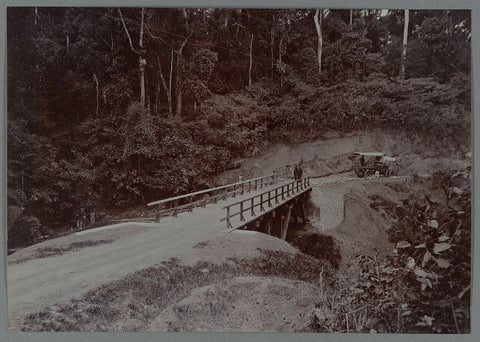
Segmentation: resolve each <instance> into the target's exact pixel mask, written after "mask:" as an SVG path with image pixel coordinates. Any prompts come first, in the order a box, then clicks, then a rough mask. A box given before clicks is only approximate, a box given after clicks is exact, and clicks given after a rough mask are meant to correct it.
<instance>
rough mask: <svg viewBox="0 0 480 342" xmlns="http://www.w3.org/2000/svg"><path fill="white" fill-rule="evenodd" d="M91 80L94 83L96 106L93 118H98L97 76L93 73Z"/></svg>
mask: <svg viewBox="0 0 480 342" xmlns="http://www.w3.org/2000/svg"><path fill="white" fill-rule="evenodd" d="M93 79H94V81H95V88H96V91H97V92H96V95H97V96H96V101H97V105H96V107H95V116H96V117H97V118H98V107H99V105H100V103H99V101H98V78H97V75H96V74H95V73H93Z"/></svg>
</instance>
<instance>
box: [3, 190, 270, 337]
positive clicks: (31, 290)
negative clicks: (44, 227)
mask: <svg viewBox="0 0 480 342" xmlns="http://www.w3.org/2000/svg"><path fill="white" fill-rule="evenodd" d="M266 189H268V188H264V189H262V191H265V190H266ZM248 196H251V194H245V195H244V197H248ZM240 198H242V197H240V196H237V198H235V199H229V200H227V201H221V202H219V203H218V204H211V205H207V206H206V207H205V208H199V209H195V211H194V213H193V214H192V213H181V214H179V215H178V217H177V218H174V217H167V218H163V219H162V220H161V221H160V222H159V223H156V224H154V223H145V224H142V225H138V224H129V223H126V224H125V225H123V226H119V225H115V226H114V227H112V228H111V229H105V228H102V229H92V230H91V232H88V231H83V232H81V235H80V234H78V233H77V235H75V234H74V235H71V236H70V239H69V238H68V237H62V238H60V239H62V240H61V241H62V243H63V244H68V243H69V242H72V241H77V240H78V239H79V235H80V236H81V239H82V240H92V241H95V240H100V239H102V240H104V239H111V240H114V241H112V242H111V243H107V244H102V245H99V246H95V247H86V248H81V249H78V250H75V251H69V252H67V253H66V254H61V255H57V256H52V257H47V258H40V259H29V260H25V261H23V262H20V261H22V258H21V257H19V256H18V255H17V253H20V255H21V252H22V251H19V252H17V253H14V254H12V255H10V256H9V257H8V262H9V263H8V267H7V292H8V297H7V298H8V317H9V329H10V330H18V329H19V327H20V326H21V322H22V320H23V318H24V317H25V316H26V315H28V314H29V313H32V312H37V311H40V310H41V309H43V308H45V307H47V306H49V305H52V304H54V303H61V302H65V301H67V300H68V299H70V298H72V297H79V296H81V295H82V294H83V293H85V292H87V291H88V290H91V289H93V288H95V287H97V286H99V285H101V284H103V283H107V282H110V281H113V280H116V279H120V278H122V277H123V276H125V275H127V274H129V273H132V272H135V271H138V270H141V269H144V268H147V267H151V266H154V265H155V264H158V263H159V262H161V261H163V260H166V259H169V258H171V257H179V258H180V257H181V256H182V255H185V254H187V253H188V252H189V251H191V250H192V247H193V246H195V245H196V244H197V243H199V242H201V241H205V240H210V239H212V238H215V237H218V236H221V235H223V234H226V233H227V232H228V230H227V229H226V228H225V222H220V221H219V220H220V218H221V217H223V216H224V215H225V213H224V210H223V209H222V207H223V206H225V205H226V204H228V203H230V202H234V201H238V200H239V199H240ZM119 230H122V231H123V232H124V233H123V234H122V233H119ZM132 230H133V231H134V232H135V233H133V234H132ZM52 244H55V240H51V241H47V242H45V243H43V244H38V245H36V246H32V247H29V249H30V250H34V249H38V248H41V247H42V246H45V245H47V246H49V245H52ZM30 254H31V251H30Z"/></svg>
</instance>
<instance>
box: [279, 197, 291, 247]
mask: <svg viewBox="0 0 480 342" xmlns="http://www.w3.org/2000/svg"><path fill="white" fill-rule="evenodd" d="M291 213H292V205H291V204H289V205H287V209H286V212H285V219H283V220H282V221H281V225H282V227H281V233H280V238H281V239H282V240H285V239H286V238H287V231H288V224H289V222H290V215H291ZM282 216H283V215H282Z"/></svg>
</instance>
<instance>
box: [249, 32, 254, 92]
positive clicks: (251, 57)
mask: <svg viewBox="0 0 480 342" xmlns="http://www.w3.org/2000/svg"><path fill="white" fill-rule="evenodd" d="M252 48H253V33H252V35H251V36H250V52H249V57H250V64H249V66H248V86H249V87H251V86H252V63H253V55H252Z"/></svg>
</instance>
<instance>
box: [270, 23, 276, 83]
mask: <svg viewBox="0 0 480 342" xmlns="http://www.w3.org/2000/svg"><path fill="white" fill-rule="evenodd" d="M274 45H275V38H274V36H273V29H271V30H270V54H271V57H270V63H271V66H270V67H271V68H272V78H273V72H274V59H273V48H274Z"/></svg>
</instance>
